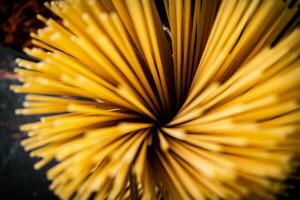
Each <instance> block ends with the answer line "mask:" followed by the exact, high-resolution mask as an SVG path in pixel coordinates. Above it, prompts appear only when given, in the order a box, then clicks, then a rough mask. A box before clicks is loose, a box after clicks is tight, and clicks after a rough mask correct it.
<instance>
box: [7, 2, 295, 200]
mask: <svg viewBox="0 0 300 200" xmlns="http://www.w3.org/2000/svg"><path fill="white" fill-rule="evenodd" d="M163 3H164V4H161V5H164V8H165V9H163V11H164V12H165V16H166V19H167V20H166V23H162V18H161V15H162V13H163V12H158V9H157V7H156V5H155V3H154V1H152V0H125V1H121V0H86V1H85V0H65V1H53V2H52V3H51V4H46V6H47V7H48V8H49V9H50V10H51V11H53V12H54V13H55V14H56V15H58V16H59V17H60V18H61V21H55V20H53V19H46V18H44V17H42V16H38V18H39V19H40V20H41V21H43V22H44V23H45V24H46V25H47V26H46V27H45V28H43V29H41V30H39V31H38V32H37V33H32V38H33V44H34V45H35V46H36V47H34V48H32V49H25V52H26V53H27V54H28V55H30V56H32V57H34V58H36V60H37V61H29V60H25V59H17V63H18V64H19V66H20V68H18V69H16V71H17V72H18V73H19V75H20V81H21V82H23V84H22V85H14V86H12V89H13V90H14V91H15V92H19V93H26V94H27V96H26V101H25V102H24V107H25V108H22V109H18V110H17V111H16V113H17V114H23V115H34V114H38V115H40V114H41V115H44V116H43V117H41V120H40V121H39V122H35V123H30V124H26V125H23V126H21V130H22V131H25V132H28V135H29V138H27V139H25V140H24V141H23V143H22V144H23V145H24V146H25V149H26V150H28V151H31V153H30V155H31V156H36V157H40V158H41V160H40V161H39V162H37V163H36V165H35V168H36V169H39V168H41V167H43V166H45V165H47V164H49V163H50V162H53V161H54V162H55V164H54V166H53V167H51V168H50V169H49V170H48V172H47V176H48V178H49V179H50V180H52V183H51V185H50V188H51V190H53V191H54V192H55V194H57V195H58V196H59V197H60V198H62V199H70V198H74V199H78V200H84V199H89V198H95V199H175V200H176V199H178V200H182V199H197V200H201V199H241V198H243V199H274V197H275V196H276V194H277V193H279V192H280V191H282V190H283V189H284V188H285V185H284V183H283V180H284V179H286V178H288V177H289V175H290V174H291V173H292V172H293V171H294V170H295V168H296V166H297V158H298V157H299V152H300V138H299V129H300V126H299V125H300V124H299V121H300V109H299V107H300V104H299V100H300V92H299V87H300V79H299V77H300V62H299V61H300V60H299V53H300V29H299V19H300V18H299V15H298V14H297V11H298V6H299V5H298V3H295V2H291V1H281V0H274V1H268V0H265V1H263V0H243V1H238V0H223V1H218V0H214V1H209V0H195V1H189V0H165V1H164V2H163Z"/></svg>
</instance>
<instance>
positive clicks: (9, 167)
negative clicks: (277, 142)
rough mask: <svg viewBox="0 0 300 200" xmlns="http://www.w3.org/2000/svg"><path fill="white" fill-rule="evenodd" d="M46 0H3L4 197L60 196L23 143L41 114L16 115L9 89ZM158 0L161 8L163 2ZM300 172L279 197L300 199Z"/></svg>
mask: <svg viewBox="0 0 300 200" xmlns="http://www.w3.org/2000/svg"><path fill="white" fill-rule="evenodd" d="M42 2H43V1H39V0H11V1H5V0H0V200H56V199H57V198H56V197H55V195H54V194H53V193H52V192H51V191H49V190H48V185H49V181H48V180H47V178H46V176H45V171H46V169H43V170H39V171H36V170H34V169H33V164H34V162H35V161H36V160H35V159H32V158H30V157H29V154H28V153H26V152H25V151H24V150H23V148H22V146H21V145H20V141H21V140H22V138H25V137H26V135H25V134H24V133H21V132H20V131H19V130H18V126H19V125H20V124H23V123H26V122H30V121H35V120H37V119H38V117H28V116H27V117H22V116H16V115H15V114H14V110H15V109H16V108H20V107H22V101H23V98H24V96H23V95H20V94H14V93H13V92H11V91H10V90H9V86H10V84H12V83H17V80H16V79H17V75H16V74H14V73H13V70H14V67H16V65H15V62H14V60H15V58H17V57H24V56H25V55H24V54H22V53H21V49H22V47H24V46H30V40H29V38H28V34H29V32H31V31H35V30H36V29H37V28H39V27H41V26H42V24H41V23H40V22H38V21H37V20H36V19H35V15H36V13H43V14H44V15H46V16H50V15H51V14H50V13H49V12H48V11H47V10H46V9H45V8H44V7H43V6H42ZM156 2H157V3H158V8H161V7H162V5H163V4H162V1H159V0H156ZM160 13H162V12H160ZM164 18H165V17H164ZM258 170H259V169H258ZM299 175H300V172H297V173H295V174H294V175H293V176H292V178H291V179H289V180H287V181H286V183H287V185H288V187H287V189H286V191H285V192H283V193H282V194H280V196H279V198H278V199H283V200H284V199H293V200H297V199H300V190H299V189H300V176H299Z"/></svg>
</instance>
